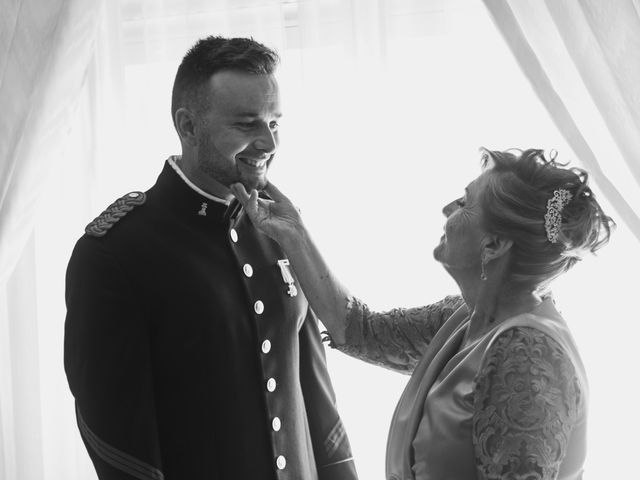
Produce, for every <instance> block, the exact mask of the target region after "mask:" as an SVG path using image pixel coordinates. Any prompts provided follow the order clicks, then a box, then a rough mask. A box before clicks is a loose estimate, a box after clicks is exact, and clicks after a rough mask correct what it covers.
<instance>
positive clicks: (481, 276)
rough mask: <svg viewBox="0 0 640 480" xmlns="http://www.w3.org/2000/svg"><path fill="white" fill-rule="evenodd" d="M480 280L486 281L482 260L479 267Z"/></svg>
mask: <svg viewBox="0 0 640 480" xmlns="http://www.w3.org/2000/svg"><path fill="white" fill-rule="evenodd" d="M480 268H481V269H480V280H482V281H485V280H486V279H487V272H486V271H485V263H484V260H482V263H481V267H480Z"/></svg>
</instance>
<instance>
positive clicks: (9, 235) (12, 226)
mask: <svg viewBox="0 0 640 480" xmlns="http://www.w3.org/2000/svg"><path fill="white" fill-rule="evenodd" d="M4 3H5V4H6V5H3V15H2V17H3V20H2V36H1V37H0V40H1V41H2V44H0V52H1V53H2V55H0V58H1V59H3V60H2V63H1V64H0V68H2V70H0V109H1V111H2V115H1V116H0V162H1V163H0V284H2V283H3V282H5V281H6V280H7V277H8V276H9V275H10V273H11V272H12V270H13V266H14V265H15V262H17V260H18V259H19V258H20V253H21V252H22V249H23V247H24V245H25V243H26V241H27V239H28V237H29V235H30V233H31V230H32V228H33V218H34V213H35V209H36V203H37V201H38V197H39V192H40V190H41V187H42V185H43V182H44V180H45V179H46V178H47V175H48V173H49V172H50V170H51V168H53V166H54V165H56V164H58V162H60V161H63V160H62V158H61V155H62V149H63V148H64V145H65V138H66V137H67V136H68V134H69V128H70V127H69V125H70V119H71V117H72V115H73V112H74V109H75V106H76V105H77V101H78V96H79V95H78V92H79V91H80V90H81V88H82V85H83V83H84V82H85V80H86V72H87V66H88V63H89V60H90V58H91V55H92V52H93V45H94V39H95V32H96V25H97V19H98V15H99V11H100V5H101V0H90V1H83V0H50V1H47V2H44V3H43V2H42V1H39V0H8V1H5V2H4Z"/></svg>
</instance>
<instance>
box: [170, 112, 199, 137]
mask: <svg viewBox="0 0 640 480" xmlns="http://www.w3.org/2000/svg"><path fill="white" fill-rule="evenodd" d="M174 121H175V124H176V130H177V131H178V136H179V137H180V141H181V142H182V144H184V145H189V146H190V147H196V146H197V145H198V140H197V137H196V123H195V118H194V116H193V114H192V113H191V111H190V110H189V109H187V108H184V107H182V108H179V109H178V110H176V114H175V117H174Z"/></svg>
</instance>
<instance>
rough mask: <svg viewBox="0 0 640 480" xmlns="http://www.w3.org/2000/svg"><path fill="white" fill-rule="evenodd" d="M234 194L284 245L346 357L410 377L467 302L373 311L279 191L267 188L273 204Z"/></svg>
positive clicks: (238, 191) (448, 300)
mask: <svg viewBox="0 0 640 480" xmlns="http://www.w3.org/2000/svg"><path fill="white" fill-rule="evenodd" d="M231 191H232V192H233V194H234V195H235V196H236V198H238V200H239V201H240V203H241V204H242V206H243V207H244V209H245V211H246V213H247V214H248V215H249V217H250V218H251V220H252V222H253V224H254V226H255V227H256V228H258V229H259V230H261V231H262V232H263V233H265V234H266V235H268V236H270V237H271V238H273V239H274V240H276V241H277V242H278V243H279V244H280V246H281V247H282V249H283V250H284V252H285V253H286V255H287V256H288V257H289V262H290V263H291V265H292V266H293V269H294V271H295V273H296V276H297V277H298V281H299V282H300V284H301V286H302V290H303V291H304V294H305V295H306V297H307V299H308V301H309V304H310V305H311V308H312V309H313V311H314V312H315V314H316V315H317V316H318V318H319V319H320V320H321V321H322V323H323V324H324V325H325V327H326V328H327V330H328V332H329V336H330V338H331V343H330V345H331V346H332V347H334V348H337V349H339V350H341V351H343V352H344V353H347V354H349V355H351V356H354V357H357V358H359V359H361V360H364V361H368V362H370V363H374V364H377V365H381V366H385V367H388V368H391V369H393V370H399V371H402V372H406V373H410V372H411V371H412V370H413V367H415V365H416V363H417V362H418V360H419V359H420V358H421V357H422V355H423V353H424V350H425V349H426V346H427V345H428V344H429V343H430V342H431V339H432V338H433V336H434V335H435V333H436V332H437V331H438V329H439V328H440V326H442V324H443V323H444V322H445V320H446V319H447V318H449V316H450V315H451V314H452V313H453V312H454V311H455V310H457V309H458V308H459V307H461V306H462V305H463V301H462V298H461V297H460V296H454V297H447V298H446V299H444V300H442V301H440V302H437V303H434V304H432V305H428V306H425V307H418V308H397V309H393V310H390V311H388V312H373V311H371V310H370V309H369V307H368V306H367V305H366V304H365V303H364V302H362V301H360V300H358V299H357V298H355V297H354V296H352V295H351V294H350V293H349V291H348V289H347V288H346V287H344V286H343V285H342V284H341V283H340V282H339V280H338V279H337V278H336V277H335V276H334V275H333V273H332V272H331V270H330V269H329V267H328V265H327V264H326V262H325V260H324V258H323V257H322V255H321V254H320V252H319V250H318V248H317V247H316V245H315V243H314V242H313V240H312V239H311V236H310V235H309V232H308V231H307V229H306V228H305V226H304V224H303V222H302V218H301V217H300V213H299V212H298V209H297V208H296V207H295V206H294V205H293V204H292V203H291V201H290V200H289V199H288V198H287V197H286V196H284V195H283V194H282V193H281V192H280V191H279V190H278V189H277V188H276V187H274V186H273V185H271V184H270V185H268V186H267V188H266V189H265V192H266V193H267V194H268V195H269V196H270V197H271V200H266V199H262V198H259V197H258V193H257V192H256V191H255V190H253V191H252V192H251V194H248V193H247V192H246V190H245V189H244V187H243V186H242V185H240V184H236V185H233V186H232V187H231Z"/></svg>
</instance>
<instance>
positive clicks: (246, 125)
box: [236, 122, 253, 129]
mask: <svg viewBox="0 0 640 480" xmlns="http://www.w3.org/2000/svg"><path fill="white" fill-rule="evenodd" d="M236 126H238V127H240V128H246V129H249V128H253V122H238V123H236Z"/></svg>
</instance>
